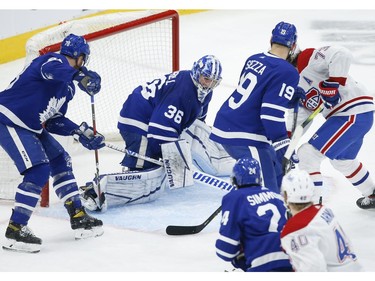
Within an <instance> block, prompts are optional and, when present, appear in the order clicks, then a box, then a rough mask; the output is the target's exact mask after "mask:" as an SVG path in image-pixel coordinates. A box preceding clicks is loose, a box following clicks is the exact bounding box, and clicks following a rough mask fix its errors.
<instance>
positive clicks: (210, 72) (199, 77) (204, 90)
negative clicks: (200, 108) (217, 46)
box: [191, 55, 222, 102]
mask: <svg viewBox="0 0 375 281" xmlns="http://www.w3.org/2000/svg"><path fill="white" fill-rule="evenodd" d="M221 71H222V67H221V63H220V61H219V60H218V59H217V58H216V57H215V56H212V55H206V56H204V57H202V58H200V59H199V60H198V61H196V62H195V63H194V65H193V68H192V69H191V78H192V79H193V82H194V84H195V86H196V87H197V89H198V100H199V101H200V102H203V101H204V99H205V98H206V96H207V95H208V94H209V93H210V92H212V90H213V89H214V88H216V87H217V86H218V85H219V84H220V82H221V79H222V77H221Z"/></svg>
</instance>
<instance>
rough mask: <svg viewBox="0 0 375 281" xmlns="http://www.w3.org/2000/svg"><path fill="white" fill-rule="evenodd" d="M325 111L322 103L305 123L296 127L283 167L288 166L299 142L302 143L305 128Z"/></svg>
mask: <svg viewBox="0 0 375 281" xmlns="http://www.w3.org/2000/svg"><path fill="white" fill-rule="evenodd" d="M323 109H324V104H323V103H322V104H321V105H320V106H319V107H318V108H317V109H315V110H314V111H313V112H312V113H311V114H310V115H309V117H307V118H306V120H305V121H303V122H302V124H300V125H298V126H296V128H295V130H294V132H293V135H292V139H291V140H290V144H289V146H288V149H287V150H286V152H285V154H284V158H283V167H286V166H287V163H288V162H289V160H290V157H292V154H293V152H294V150H295V149H296V147H297V145H298V142H299V141H300V139H301V137H302V135H303V131H304V128H305V127H306V126H307V125H308V124H310V122H311V121H312V120H314V118H315V117H316V116H317V115H318V114H319V113H320V112H322V111H323Z"/></svg>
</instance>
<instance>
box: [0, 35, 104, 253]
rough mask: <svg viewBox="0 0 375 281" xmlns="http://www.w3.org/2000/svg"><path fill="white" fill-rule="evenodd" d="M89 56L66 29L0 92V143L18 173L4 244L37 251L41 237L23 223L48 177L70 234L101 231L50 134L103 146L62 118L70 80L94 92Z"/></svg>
mask: <svg viewBox="0 0 375 281" xmlns="http://www.w3.org/2000/svg"><path fill="white" fill-rule="evenodd" d="M89 55H90V47H89V45H88V43H87V42H86V40H85V39H84V38H83V37H81V36H76V35H74V34H70V35H68V36H67V37H66V38H65V39H64V40H63V42H62V44H61V51H60V54H58V53H48V54H45V55H43V56H40V57H38V58H36V59H34V60H33V61H32V62H31V63H30V64H29V65H28V66H26V68H25V69H24V70H23V71H22V72H21V74H19V76H17V77H16V78H15V79H14V80H13V81H12V82H11V83H10V85H9V86H8V88H7V89H5V90H4V91H2V92H1V93H0V145H1V146H2V147H3V148H4V150H5V151H6V152H7V153H8V155H9V156H10V157H11V158H12V160H13V161H14V163H15V165H16V166H17V169H18V171H19V172H20V174H22V175H23V181H22V182H21V183H20V184H19V185H18V188H17V190H16V195H15V204H14V209H13V212H12V215H11V217H10V221H9V225H8V227H7V229H6V233H5V237H6V238H7V243H6V244H5V245H4V246H3V248H4V249H8V250H15V251H24V252H39V251H40V249H41V244H42V240H41V239H40V238H39V237H37V236H35V235H34V234H33V233H32V231H31V230H30V228H29V227H28V222H29V219H30V217H31V215H32V213H33V211H34V210H35V207H36V205H37V203H38V199H39V197H40V193H41V191H42V187H43V186H44V185H45V183H46V182H47V181H48V179H49V177H50V176H51V177H52V178H53V189H54V191H55V192H56V195H57V196H58V197H59V198H60V200H61V201H62V202H63V203H64V206H65V207H66V209H67V211H68V214H69V216H70V225H71V228H72V229H74V230H75V232H76V238H77V239H80V238H87V237H91V236H99V235H102V234H103V229H102V225H103V223H102V221H101V220H98V219H96V218H93V217H91V216H89V215H87V213H86V211H85V209H84V207H83V206H82V204H81V201H80V197H79V193H78V186H77V183H76V180H75V177H74V174H73V169H72V163H71V158H70V156H69V154H68V153H67V152H66V151H65V150H64V148H63V147H62V146H61V144H60V143H59V142H58V141H57V140H55V138H54V137H53V136H52V134H58V135H63V136H75V137H76V139H77V140H78V141H79V142H80V143H81V144H82V145H83V146H85V147H86V148H87V149H90V150H94V149H100V148H102V147H104V137H103V136H102V135H100V134H99V133H97V134H94V132H93V128H91V127H89V126H88V125H87V123H86V122H83V123H82V124H81V125H80V126H79V125H77V124H75V123H74V122H72V121H71V120H70V119H68V118H66V117H65V114H66V112H67V108H68V103H69V101H70V100H72V99H73V97H74V95H75V93H76V92H75V91H76V88H75V85H74V83H73V81H76V83H78V86H79V88H80V89H81V90H82V91H84V92H86V93H88V94H89V95H94V94H96V93H98V92H99V91H100V88H101V78H100V76H99V74H97V73H96V72H94V71H90V70H88V69H87V68H86V67H85V66H84V65H85V64H87V61H88V59H89Z"/></svg>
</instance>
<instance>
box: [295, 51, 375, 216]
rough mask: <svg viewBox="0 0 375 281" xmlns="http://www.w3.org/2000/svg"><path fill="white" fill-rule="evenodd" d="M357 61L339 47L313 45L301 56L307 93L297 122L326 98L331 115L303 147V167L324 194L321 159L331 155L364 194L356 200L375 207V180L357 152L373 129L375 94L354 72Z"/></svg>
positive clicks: (327, 113)
mask: <svg viewBox="0 0 375 281" xmlns="http://www.w3.org/2000/svg"><path fill="white" fill-rule="evenodd" d="M352 60H353V57H352V54H351V53H350V52H349V51H348V50H347V49H345V48H343V47H339V46H326V47H321V48H316V49H313V48H309V49H305V50H304V51H302V52H300V53H299V54H298V56H297V60H296V66H297V69H298V72H299V73H300V81H299V86H300V87H302V89H303V90H304V91H305V93H306V98H305V100H304V101H303V106H302V107H300V109H299V113H298V122H302V121H303V120H304V119H305V118H306V117H307V116H308V115H309V114H310V113H311V111H312V110H315V109H316V108H317V107H318V106H320V105H321V104H322V103H324V110H323V112H322V114H323V116H324V117H325V119H326V121H325V122H324V123H323V125H322V126H321V127H320V128H319V129H318V130H317V131H316V132H315V133H314V135H313V136H312V137H311V138H310V140H309V141H308V143H305V144H303V145H302V146H301V147H300V148H299V149H298V157H299V161H300V162H299V167H300V169H302V170H306V171H307V172H309V174H310V175H311V177H312V179H313V182H314V185H315V186H316V187H317V190H318V191H319V190H320V193H322V186H323V185H324V183H323V178H322V175H321V173H320V164H321V162H322V161H323V160H324V159H325V158H326V157H328V158H329V159H330V162H331V164H332V166H333V167H334V168H335V169H337V170H338V171H340V172H341V173H342V174H343V175H344V176H345V177H346V178H347V179H348V180H349V181H350V183H351V184H352V185H353V186H354V187H356V188H357V189H358V190H359V191H360V192H361V193H362V194H363V195H364V197H362V198H360V199H358V200H357V205H358V206H359V207H360V208H362V209H368V208H375V195H374V190H375V183H374V181H373V180H372V178H371V176H370V173H369V171H368V170H367V169H366V167H365V166H364V165H363V164H362V163H361V162H360V161H359V160H358V159H357V155H358V152H359V151H360V149H361V146H362V143H363V138H364V136H365V135H366V134H367V132H368V131H369V130H370V129H371V128H372V125H373V118H374V110H375V107H374V102H373V97H372V96H371V95H370V94H369V93H368V92H367V90H366V89H365V88H364V86H363V85H361V84H360V83H359V82H357V81H355V80H354V79H353V78H352V77H351V76H350V75H349V68H350V65H351V63H352ZM289 116H290V115H289ZM306 129H307V128H306ZM318 197H319V196H318ZM323 200H324V198H323Z"/></svg>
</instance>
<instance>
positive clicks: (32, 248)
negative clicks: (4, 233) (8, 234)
mask: <svg viewBox="0 0 375 281" xmlns="http://www.w3.org/2000/svg"><path fill="white" fill-rule="evenodd" d="M41 248H42V245H39V244H28V243H23V242H17V241H14V240H10V239H8V243H7V244H6V245H3V249H4V250H7V251H13V252H20V253H32V254H35V253H39V252H40V249H41Z"/></svg>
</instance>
